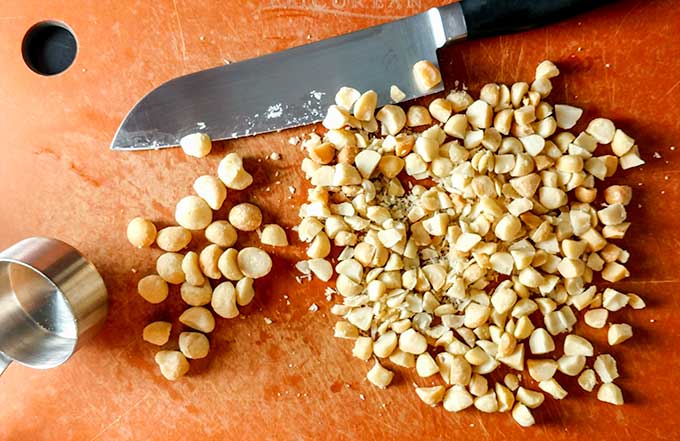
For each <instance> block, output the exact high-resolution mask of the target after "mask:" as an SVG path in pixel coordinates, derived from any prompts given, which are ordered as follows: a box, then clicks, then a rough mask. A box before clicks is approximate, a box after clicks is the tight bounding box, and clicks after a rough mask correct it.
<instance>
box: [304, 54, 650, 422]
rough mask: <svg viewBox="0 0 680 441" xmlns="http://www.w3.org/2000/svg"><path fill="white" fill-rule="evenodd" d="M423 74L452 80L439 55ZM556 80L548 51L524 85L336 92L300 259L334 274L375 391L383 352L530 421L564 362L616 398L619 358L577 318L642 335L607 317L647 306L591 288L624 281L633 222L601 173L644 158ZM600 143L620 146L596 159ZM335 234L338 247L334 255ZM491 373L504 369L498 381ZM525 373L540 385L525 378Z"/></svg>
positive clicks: (620, 194) (322, 273)
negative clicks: (555, 90)
mask: <svg viewBox="0 0 680 441" xmlns="http://www.w3.org/2000/svg"><path fill="white" fill-rule="evenodd" d="M433 69H434V70H435V71H436V72H433ZM413 73H414V75H415V76H416V79H417V80H418V81H417V83H418V84H420V85H422V87H423V88H425V89H426V88H431V87H433V86H435V85H437V84H438V83H439V82H440V81H441V75H440V74H439V71H438V70H437V69H436V67H435V66H434V65H433V64H432V63H430V62H419V63H417V64H416V65H415V66H414V70H413ZM558 74H559V70H558V68H557V67H556V66H555V65H554V64H553V63H552V62H550V61H543V62H542V63H540V64H539V65H538V67H537V69H536V75H535V79H534V81H533V82H532V83H531V84H528V83H525V82H518V83H515V84H513V85H511V86H507V85H505V84H500V85H499V84H486V85H485V86H484V87H483V88H482V89H481V91H480V94H479V98H478V99H475V98H473V97H472V96H471V95H470V94H469V93H468V92H467V91H465V90H454V91H452V92H451V93H450V94H449V95H448V96H447V97H446V98H437V99H435V100H433V101H432V102H431V103H430V104H429V106H428V107H425V106H419V105H412V106H410V107H409V108H408V109H407V110H406V111H404V110H403V109H402V108H401V107H399V106H396V105H392V104H389V105H386V106H384V107H382V108H381V109H379V110H378V109H376V105H377V102H378V96H377V94H376V93H375V92H374V91H371V90H369V91H366V92H363V93H361V92H359V91H357V90H355V89H353V88H351V87H343V88H342V89H340V91H338V93H337V95H336V98H335V101H336V104H335V105H332V106H331V107H330V108H329V109H328V113H327V116H326V118H325V119H324V121H323V126H324V127H325V128H326V129H327V130H326V131H324V132H325V133H323V134H322V135H319V134H316V133H311V134H310V135H309V136H308V137H307V138H306V139H305V140H304V141H303V143H302V146H303V148H304V150H305V153H306V158H305V159H304V160H303V162H302V170H303V171H304V173H305V176H306V178H307V179H308V180H309V182H310V183H311V185H312V188H311V189H310V190H309V192H308V201H307V203H305V204H303V205H302V207H301V209H300V217H301V218H302V221H301V222H300V224H299V226H298V227H297V232H298V234H299V237H300V239H301V240H302V241H303V242H306V243H307V244H308V246H307V255H308V257H309V259H308V260H306V261H304V262H300V263H299V264H298V265H297V268H298V269H300V270H301V271H303V272H306V273H308V274H313V275H314V276H316V277H318V278H319V279H320V280H323V281H329V280H331V279H332V278H333V277H334V273H335V274H337V278H336V279H335V290H336V291H337V294H339V303H337V304H335V305H333V307H332V309H331V312H332V313H333V314H335V315H337V316H339V317H341V319H340V320H339V321H338V322H337V323H336V325H335V336H336V337H339V338H344V339H351V340H354V348H353V350H352V353H353V355H354V356H355V357H357V358H359V359H361V360H365V361H369V360H372V362H371V367H370V369H369V370H368V373H367V378H368V381H370V382H371V383H373V384H375V385H376V386H378V387H381V388H385V387H387V386H388V385H389V384H390V382H391V381H392V379H393V377H394V372H393V371H392V370H391V369H389V368H388V367H386V366H389V364H390V363H391V364H392V365H396V366H401V367H406V368H411V367H415V370H416V372H417V374H418V376H420V377H422V378H428V379H430V380H432V379H435V378H437V380H436V382H437V383H438V385H434V386H427V387H416V389H415V390H416V394H417V395H418V397H419V398H420V399H421V400H422V401H424V402H425V403H427V404H429V405H433V406H434V405H437V404H438V403H440V402H441V403H442V404H443V407H444V408H445V409H446V410H448V411H452V412H457V411H461V410H463V409H465V408H467V407H470V406H474V407H476V408H477V409H479V410H481V411H482V412H510V413H511V415H512V417H513V418H514V419H515V421H516V422H517V423H518V424H520V425H522V426H531V425H532V424H534V422H535V421H534V416H533V415H532V411H533V409H536V408H537V407H538V406H540V405H541V403H543V400H544V394H548V395H550V396H551V397H553V398H554V399H558V400H559V399H562V398H564V397H565V396H566V395H567V391H566V390H564V388H563V387H562V386H561V385H560V383H559V382H558V379H559V378H558V377H556V375H558V374H557V372H558V371H559V373H560V374H559V375H566V376H572V377H578V383H579V384H580V386H581V387H582V388H583V389H585V390H587V391H592V390H593V389H594V388H595V387H596V386H597V384H598V381H599V383H600V385H599V387H598V390H597V398H598V399H599V400H601V401H604V402H607V403H611V404H616V405H620V404H623V396H622V392H621V389H620V388H619V387H618V386H617V385H616V384H615V383H614V381H615V380H616V378H617V377H618V376H619V373H618V368H617V363H616V360H615V359H614V357H612V356H611V355H609V354H606V353H602V354H599V355H597V356H596V354H597V352H596V351H595V349H594V348H593V345H592V344H591V343H590V342H589V341H588V340H586V339H585V338H583V337H581V336H579V335H576V334H574V333H573V328H574V325H575V324H576V323H577V321H578V317H579V313H580V312H583V313H584V316H583V318H584V321H585V323H586V324H587V325H588V326H591V327H593V328H598V329H599V328H605V327H606V328H608V329H607V336H608V342H609V344H610V345H616V344H620V343H622V342H624V341H625V340H627V339H629V338H631V337H632V335H633V332H632V328H631V326H630V325H628V324H626V323H616V318H615V317H612V316H610V313H614V312H616V311H618V310H620V309H622V308H624V307H626V306H628V307H630V308H633V309H640V308H644V306H645V303H644V301H643V300H642V299H641V298H640V297H639V296H637V295H636V294H625V293H622V292H619V291H617V290H615V289H613V288H611V287H608V288H606V289H604V291H603V292H598V291H599V290H598V288H597V287H596V286H595V285H594V282H599V279H600V278H601V279H602V280H604V281H606V282H611V283H614V282H618V281H620V280H622V279H624V278H626V277H628V276H629V272H628V270H627V269H626V267H625V264H626V262H627V261H628V258H629V253H628V252H627V251H626V250H624V249H622V248H621V247H619V246H618V245H616V243H615V241H617V240H619V239H622V238H623V237H624V235H625V234H626V231H627V230H628V228H629V226H630V222H627V221H626V206H627V205H628V204H629V203H630V201H631V196H632V190H631V188H630V187H629V186H626V185H613V186H610V187H607V188H606V189H605V190H604V191H603V192H602V193H603V196H604V197H603V198H601V199H602V204H601V206H600V200H597V205H596V199H597V196H598V189H597V188H596V184H597V183H599V182H600V181H604V180H605V179H606V178H608V177H610V176H612V175H613V174H614V173H615V172H616V170H617V169H618V168H619V167H620V168H622V169H623V170H626V169H629V168H632V167H636V166H639V165H642V164H644V161H643V160H642V159H641V158H640V155H639V152H638V147H637V146H636V145H635V140H634V139H633V138H631V137H630V136H628V135H627V134H626V133H624V132H623V131H622V130H621V129H617V128H616V127H615V125H614V123H613V122H612V121H610V120H608V119H605V118H596V119H593V120H592V121H590V122H589V124H588V125H587V127H586V128H585V130H584V131H582V132H579V133H576V132H574V133H572V132H570V130H571V129H572V128H574V127H575V125H576V124H577V122H578V120H579V119H580V117H581V116H582V113H583V111H582V110H581V109H579V108H577V107H574V106H571V105H566V104H556V105H551V104H549V103H548V102H547V101H545V99H546V97H547V96H548V95H549V94H550V92H551V90H552V83H551V80H552V79H553V78H555V77H556V76H557V75H558ZM399 92H400V90H399V88H398V87H397V86H393V87H392V98H393V100H395V101H398V100H400V99H402V98H403V97H404V96H403V94H400V93H399ZM600 144H602V145H609V148H610V150H611V152H612V153H613V154H597V153H596V151H597V150H598V145H600ZM601 149H602V148H600V150H601ZM331 244H334V245H336V246H337V247H341V248H342V251H341V252H340V254H339V257H338V258H337V264H336V265H333V264H332V263H331V258H330V257H329V256H330V254H331V248H332V247H331ZM560 334H567V335H566V338H565V339H564V344H563V347H561V348H557V347H556V345H555V340H554V339H555V337H556V336H558V335H560ZM497 369H498V370H499V371H497V374H500V372H502V371H507V372H508V373H507V375H505V376H504V378H503V380H502V381H498V382H492V378H491V376H489V374H491V373H492V372H494V371H496V370H497ZM525 369H527V371H528V374H529V376H530V377H531V378H532V379H533V380H535V381H536V382H537V383H538V388H539V389H540V391H538V390H531V389H529V386H528V385H527V384H526V383H525V384H523V385H522V381H521V372H523V371H524V370H525ZM501 375H502V374H501ZM433 376H437V377H433ZM430 377H431V378H430Z"/></svg>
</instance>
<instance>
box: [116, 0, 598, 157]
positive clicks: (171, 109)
mask: <svg viewBox="0 0 680 441" xmlns="http://www.w3.org/2000/svg"><path fill="white" fill-rule="evenodd" d="M601 3H605V2H604V1H601V0H534V1H526V0H463V1H461V2H459V3H453V4H450V5H446V6H442V7H440V8H433V9H430V10H428V11H426V12H424V13H422V14H418V15H414V16H411V17H407V18H404V19H402V20H397V21H394V22H390V23H386V24H383V25H380V26H375V27H372V28H368V29H364V30H360V31H357V32H353V33H351V34H346V35H341V36H338V37H335V38H331V39H328V40H322V41H319V42H316V43H312V44H307V45H304V46H299V47H295V48H292V49H288V50H285V51H281V52H277V53H273V54H270V55H265V56H262V57H258V58H253V59H251V60H246V61H242V62H238V63H233V64H228V65H225V66H220V67H215V68H212V69H208V70H204V71H200V72H196V73H193V74H189V75H185V76H182V77H179V78H175V79H173V80H170V81H168V82H167V83H165V84H163V85H161V86H159V87H158V88H156V89H155V90H153V91H152V92H150V93H149V94H148V95H146V96H145V97H143V98H142V99H141V100H140V101H139V102H138V103H137V104H136V105H135V106H134V107H133V108H132V110H131V111H130V112H129V114H128V115H127V116H126V117H125V119H124V121H123V123H122V124H121V126H120V127H119V128H118V131H117V132H116V135H115V137H114V140H113V142H112V144H111V148H112V149H113V150H146V149H158V148H163V147H172V146H177V145H178V144H179V139H180V138H181V137H182V136H184V135H187V134H189V133H193V132H197V131H201V132H205V133H207V134H209V135H210V137H211V138H212V139H214V140H220V139H231V138H238V137H242V136H249V135H256V134H259V133H266V132H272V131H277V130H282V129H286V128H290V127H297V126H303V125H307V124H311V123H314V122H318V121H320V120H322V119H323V117H324V113H325V109H326V108H328V106H329V105H331V104H333V102H334V96H335V92H336V91H337V90H338V89H339V88H340V87H342V86H352V87H354V88H356V89H359V90H361V91H365V90H369V89H373V90H375V91H376V92H377V93H378V96H379V97H380V100H379V103H378V104H379V105H384V104H387V103H389V96H390V94H389V89H390V86H391V85H396V86H398V87H399V88H400V89H401V90H402V91H403V92H404V93H405V94H406V99H412V98H416V97H420V96H424V95H428V94H431V93H436V92H439V91H441V90H442V89H443V85H441V84H440V85H439V86H438V87H436V88H434V89H430V90H421V89H419V88H418V86H417V84H416V82H415V80H414V78H413V75H412V72H411V66H413V64H415V63H416V62H417V61H420V60H430V61H433V62H435V63H436V61H437V49H438V48H440V47H442V46H444V45H445V44H447V43H450V42H452V41H456V40H460V39H463V38H465V37H486V36H492V35H498V34H503V33H508V32H515V31H520V30H524V29H527V28H530V27H534V26H538V25H543V24H546V23H550V22H553V21H556V20H559V19H561V18H564V17H566V16H568V15H573V14H574V13H577V12H581V11H583V10H585V9H588V8H591V7H594V6H597V5H598V4H601Z"/></svg>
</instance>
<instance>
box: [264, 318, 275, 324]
mask: <svg viewBox="0 0 680 441" xmlns="http://www.w3.org/2000/svg"><path fill="white" fill-rule="evenodd" d="M264 322H265V323H266V324H268V325H271V324H272V323H274V322H273V321H272V319H270V318H269V317H265V318H264Z"/></svg>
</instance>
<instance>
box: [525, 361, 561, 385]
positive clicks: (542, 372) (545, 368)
mask: <svg viewBox="0 0 680 441" xmlns="http://www.w3.org/2000/svg"><path fill="white" fill-rule="evenodd" d="M527 368H528V369H529V375H531V378H533V379H534V380H536V381H546V380H549V379H551V378H552V377H553V375H555V371H557V362H555V361H554V360H527ZM546 392H547V391H546Z"/></svg>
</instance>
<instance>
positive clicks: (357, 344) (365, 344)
mask: <svg viewBox="0 0 680 441" xmlns="http://www.w3.org/2000/svg"><path fill="white" fill-rule="evenodd" d="M352 355H353V356H355V357H356V358H358V359H360V360H364V361H367V360H368V359H369V358H371V355H373V340H372V339H371V337H359V338H357V339H356V340H355V341H354V348H353V349H352Z"/></svg>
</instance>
